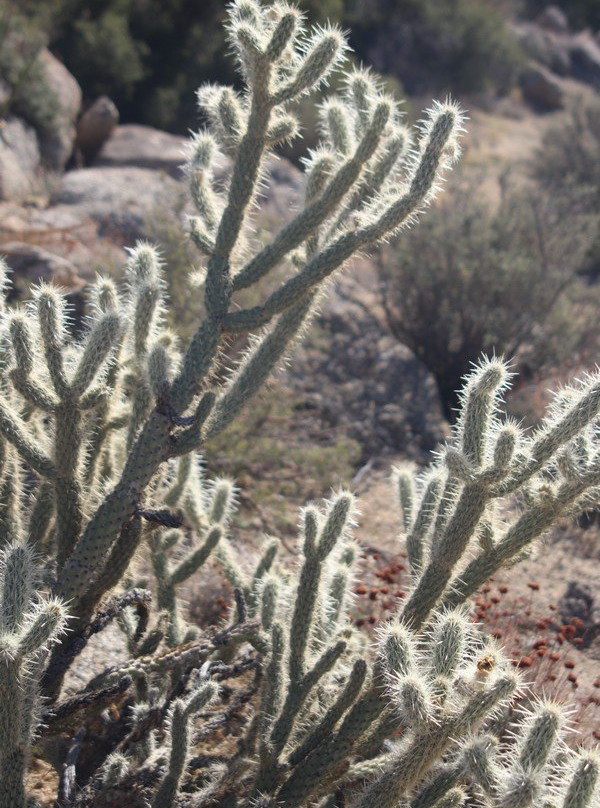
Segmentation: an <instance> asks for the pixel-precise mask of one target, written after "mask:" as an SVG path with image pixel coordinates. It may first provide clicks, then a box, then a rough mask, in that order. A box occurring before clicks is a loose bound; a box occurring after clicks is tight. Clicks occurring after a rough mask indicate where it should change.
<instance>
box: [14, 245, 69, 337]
mask: <svg viewBox="0 0 600 808" xmlns="http://www.w3.org/2000/svg"><path fill="white" fill-rule="evenodd" d="M2 254H3V256H4V257H5V259H6V262H7V264H8V266H9V267H10V268H11V270H12V275H11V280H12V284H13V288H12V291H11V294H10V297H11V298H12V299H16V300H24V299H28V298H29V287H30V286H31V285H32V284H38V283H41V282H44V283H50V282H52V283H55V284H57V285H58V286H60V287H61V288H62V289H63V290H64V291H65V293H66V296H67V302H68V304H69V305H70V307H71V314H72V316H73V318H74V320H75V322H80V321H81V317H82V316H83V312H84V299H83V289H84V287H85V282H84V281H83V280H82V279H81V278H80V277H79V274H78V272H77V269H76V267H75V266H74V265H73V264H72V263H71V262H70V261H68V260H67V259H66V258H62V257H61V256H60V255H56V254H55V253H52V252H50V250H46V249H44V248H43V247H38V246H35V245H33V244H26V243H22V242H8V243H7V244H2Z"/></svg>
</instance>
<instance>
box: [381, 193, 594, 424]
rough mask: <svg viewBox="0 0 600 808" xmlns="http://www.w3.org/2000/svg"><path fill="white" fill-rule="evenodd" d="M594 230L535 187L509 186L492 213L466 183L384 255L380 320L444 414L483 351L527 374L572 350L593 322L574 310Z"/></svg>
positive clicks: (451, 408)
mask: <svg viewBox="0 0 600 808" xmlns="http://www.w3.org/2000/svg"><path fill="white" fill-rule="evenodd" d="M593 227H594V223H593V222H590V221H589V220H588V219H585V220H582V219H580V218H579V217H577V216H575V215H573V216H572V217H571V218H566V217H565V216H564V212H563V210H562V208H561V207H558V206H556V205H555V204H554V201H553V200H552V199H551V198H549V197H547V196H545V197H540V195H539V194H538V193H537V192H536V191H531V192H530V191H523V190H515V189H512V190H511V189H510V188H508V189H507V190H506V191H505V194H504V196H503V198H502V201H501V203H500V205H499V207H498V208H497V209H496V208H495V207H493V206H492V205H490V204H489V203H487V202H486V201H484V200H482V199H481V197H480V196H479V194H478V191H477V182H476V181H475V182H473V181H468V182H466V183H465V184H464V185H463V187H462V188H457V187H455V189H454V190H453V191H452V192H451V193H450V194H448V195H447V196H446V197H445V198H444V200H442V202H441V204H439V205H437V206H436V207H435V209H434V210H432V211H431V212H430V214H429V216H428V217H427V219H426V220H425V221H424V222H423V223H422V224H421V225H420V226H419V227H418V228H415V230H414V231H412V232H410V233H409V234H408V235H407V236H405V237H404V238H403V239H402V240H401V241H399V242H398V244H394V245H393V246H391V247H390V248H387V249H386V250H385V251H384V252H383V254H382V256H381V257H380V260H379V263H378V265H379V276H380V280H381V284H382V301H383V303H384V306H385V310H386V313H387V322H388V324H389V326H390V328H391V330H392V332H393V333H394V335H395V336H396V337H397V338H398V339H399V340H400V341H401V342H403V343H404V344H406V345H408V347H409V348H411V350H412V351H414V353H415V354H416V355H417V356H418V357H419V358H420V359H422V361H423V362H424V363H425V365H426V366H427V367H428V368H429V370H430V371H431V372H432V373H433V375H434V376H435V379H436V381H437V384H438V388H439V391H440V395H441V398H442V402H443V403H444V406H445V408H446V413H447V415H448V417H449V418H450V419H451V420H452V419H453V417H454V415H453V413H454V410H455V409H456V405H457V391H458V390H459V388H460V384H461V378H462V377H463V376H464V375H465V373H467V372H468V370H469V368H470V367H471V366H472V365H473V363H474V362H476V361H477V360H478V358H479V357H480V356H481V355H482V354H488V355H492V354H494V353H495V354H503V355H505V356H507V357H510V358H513V359H516V360H517V365H519V364H520V365H521V367H525V368H527V370H528V371H529V372H532V371H537V370H539V369H540V368H542V367H548V366H555V365H556V364H558V363H560V362H562V361H564V360H565V359H566V358H568V357H569V356H570V355H571V354H572V352H573V351H574V350H575V349H576V348H577V347H579V345H580V342H581V340H582V339H584V338H585V337H586V334H587V332H588V329H589V326H590V320H589V319H586V318H585V317H582V316H581V315H580V314H577V313H576V312H577V309H576V307H575V302H574V300H576V299H577V297H578V296H579V297H581V296H582V292H581V291H580V287H581V286H582V284H581V281H579V280H578V278H577V274H576V272H577V270H578V268H579V267H580V266H581V263H582V261H583V259H584V256H585V255H586V251H587V250H588V248H589V244H590V236H591V231H592V229H593ZM578 290H579V291H578ZM592 322H593V321H592ZM563 327H564V330H562V329H563Z"/></svg>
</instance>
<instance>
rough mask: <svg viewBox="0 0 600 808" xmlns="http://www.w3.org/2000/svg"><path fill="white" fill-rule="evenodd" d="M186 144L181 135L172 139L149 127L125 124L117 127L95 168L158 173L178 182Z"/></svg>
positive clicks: (185, 139) (101, 152) (96, 161)
mask: <svg viewBox="0 0 600 808" xmlns="http://www.w3.org/2000/svg"><path fill="white" fill-rule="evenodd" d="M187 142H188V140H187V138H185V137H182V136H181V135H171V134H169V133H168V132H161V131H160V130H159V129H153V128H152V127H151V126H141V125H139V124H124V125H123V126H117V127H116V129H115V130H114V132H113V133H112V135H111V137H110V138H109V139H108V140H107V142H106V143H105V144H104V146H103V148H102V150H101V151H100V154H99V155H98V157H97V159H96V160H95V161H94V164H95V165H97V166H111V167H113V168H116V167H119V168H120V167H125V166H136V167H138V168H151V169H160V170H162V171H165V172H166V173H167V174H170V175H171V176H172V177H177V178H179V177H181V176H182V174H181V165H182V163H183V162H184V157H183V149H184V147H185V145H186V143H187Z"/></svg>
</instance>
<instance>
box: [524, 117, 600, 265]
mask: <svg viewBox="0 0 600 808" xmlns="http://www.w3.org/2000/svg"><path fill="white" fill-rule="evenodd" d="M531 171H532V174H533V176H534V178H535V179H536V181H537V182H538V183H539V185H540V187H541V189H542V191H543V192H544V193H545V194H549V195H551V196H552V199H553V200H554V203H555V204H556V205H557V206H558V207H560V209H561V210H562V212H563V215H564V216H565V217H566V218H567V219H568V220H569V221H575V220H576V218H577V217H581V216H586V217H589V218H590V219H591V220H592V223H595V228H594V232H593V236H592V239H591V243H590V247H589V250H588V252H587V255H586V256H585V258H584V261H583V263H582V266H581V268H580V269H581V271H582V272H584V273H585V274H587V275H590V276H591V277H592V278H598V276H599V275H600V225H599V224H598V222H599V221H600V104H599V103H598V102H587V103H579V104H578V105H577V106H575V108H574V109H572V110H571V111H570V113H569V116H568V118H567V120H566V121H565V122H563V123H561V124H559V125H557V126H554V127H552V128H551V129H549V131H548V132H547V133H546V135H545V137H544V140H543V142H542V146H541V148H540V149H539V150H538V152H537V154H536V155H535V156H534V158H533V159H532V161H531Z"/></svg>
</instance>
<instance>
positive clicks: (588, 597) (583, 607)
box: [559, 581, 600, 647]
mask: <svg viewBox="0 0 600 808" xmlns="http://www.w3.org/2000/svg"><path fill="white" fill-rule="evenodd" d="M559 609H560V615H561V617H562V619H563V620H564V622H565V623H569V622H570V621H571V620H572V619H573V618H574V617H575V618H577V619H578V620H581V621H582V623H583V637H582V639H583V645H584V646H585V647H588V646H590V645H591V644H592V642H593V641H594V640H595V639H596V637H597V636H598V635H600V608H599V607H598V605H597V604H596V602H595V599H594V593H593V592H592V589H591V587H589V586H587V585H586V584H583V583H581V582H579V581H570V582H569V584H568V586H567V590H566V592H565V594H564V595H563V596H562V598H561V599H560V601H559Z"/></svg>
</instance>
